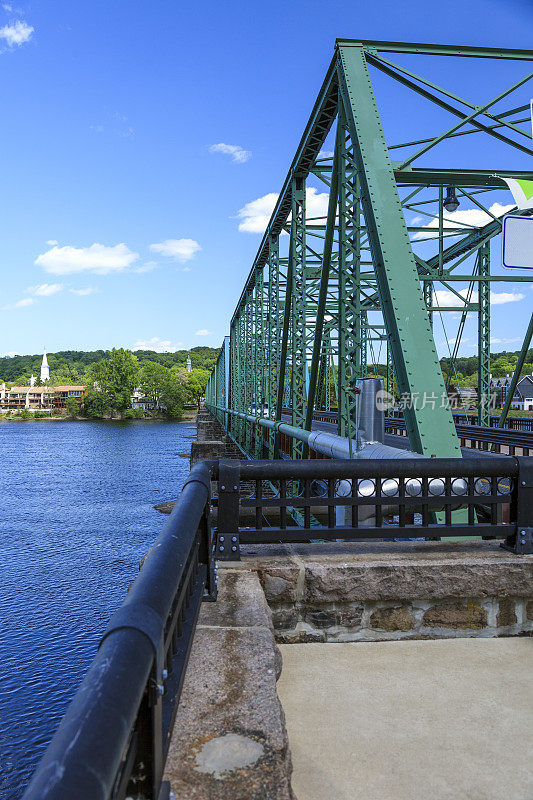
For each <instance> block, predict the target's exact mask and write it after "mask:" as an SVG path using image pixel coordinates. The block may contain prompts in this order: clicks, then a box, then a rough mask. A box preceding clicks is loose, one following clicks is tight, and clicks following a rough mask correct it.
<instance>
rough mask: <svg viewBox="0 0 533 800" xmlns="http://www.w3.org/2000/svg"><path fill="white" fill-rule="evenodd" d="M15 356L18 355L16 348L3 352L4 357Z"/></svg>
mask: <svg viewBox="0 0 533 800" xmlns="http://www.w3.org/2000/svg"><path fill="white" fill-rule="evenodd" d="M13 356H18V353H17V351H16V350H8V351H7V353H2V356H1V357H2V358H13Z"/></svg>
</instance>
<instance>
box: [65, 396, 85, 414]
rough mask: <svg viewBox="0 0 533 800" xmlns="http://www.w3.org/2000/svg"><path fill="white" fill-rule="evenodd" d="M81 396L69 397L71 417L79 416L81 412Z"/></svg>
mask: <svg viewBox="0 0 533 800" xmlns="http://www.w3.org/2000/svg"><path fill="white" fill-rule="evenodd" d="M81 403H82V401H81V397H69V398H68V399H67V414H68V415H69V417H78V416H79V415H80V414H81Z"/></svg>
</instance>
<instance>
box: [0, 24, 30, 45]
mask: <svg viewBox="0 0 533 800" xmlns="http://www.w3.org/2000/svg"><path fill="white" fill-rule="evenodd" d="M33 31H34V28H32V27H31V25H28V24H27V23H26V22H20V20H18V21H17V22H13V23H11V25H4V27H3V28H0V39H4V41H5V42H6V43H7V44H8V45H9V47H14V46H15V45H16V46H17V47H20V45H21V44H25V42H29V40H30V39H31V35H32V33H33Z"/></svg>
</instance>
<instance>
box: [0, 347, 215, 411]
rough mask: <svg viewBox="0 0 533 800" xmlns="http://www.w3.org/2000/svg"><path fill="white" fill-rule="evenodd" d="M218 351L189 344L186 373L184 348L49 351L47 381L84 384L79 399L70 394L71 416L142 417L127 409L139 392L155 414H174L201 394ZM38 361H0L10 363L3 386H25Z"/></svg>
mask: <svg viewBox="0 0 533 800" xmlns="http://www.w3.org/2000/svg"><path fill="white" fill-rule="evenodd" d="M217 354H218V350H215V349H214V348H210V347H198V348H194V349H193V350H191V351H190V355H191V365H192V371H191V372H188V371H187V369H186V359H187V351H186V350H184V351H181V352H180V353H155V352H153V351H136V352H135V353H133V352H132V351H131V350H125V349H123V348H119V349H116V348H113V350H111V351H104V350H99V351H95V352H93V353H84V352H78V351H64V352H63V353H50V354H48V364H49V367H50V381H47V385H51V386H54V385H55V386H61V385H80V386H84V387H85V393H84V399H83V403H82V402H81V399H79V398H76V397H71V398H69V401H68V408H67V411H68V413H69V414H70V415H72V416H77V415H84V416H88V417H93V418H100V417H105V416H109V415H113V414H115V413H119V414H122V415H124V416H126V417H127V416H141V415H142V411H141V410H137V412H138V413H135V410H133V409H131V397H132V395H133V394H134V392H135V391H136V390H139V391H140V393H141V394H142V395H143V396H145V397H147V398H149V399H150V401H151V404H152V407H153V410H154V411H155V412H160V413H164V414H166V415H168V416H173V417H179V416H180V415H181V413H182V411H183V408H184V406H185V405H188V404H191V403H197V402H198V399H199V398H200V397H201V396H202V395H203V394H204V392H205V387H206V384H207V380H208V378H209V374H210V372H211V369H212V366H213V364H214V363H215V361H216V356H217ZM149 356H150V357H149ZM17 359H18V363H15V365H14V368H12V365H11V362H15V361H16V360H17ZM41 360H42V356H14V357H13V358H10V359H0V369H2V368H3V367H4V363H5V362H7V364H8V366H9V367H10V369H7V368H4V370H3V372H0V375H1V376H2V378H3V379H4V380H5V381H6V384H7V386H8V387H10V386H11V385H13V384H15V383H16V384H19V385H20V384H23V385H28V383H29V380H30V375H31V374H34V375H39V374H40V366H41ZM165 362H166V363H165ZM28 373H29V374H28ZM10 378H11V379H10ZM39 383H40V380H38V381H37V384H39Z"/></svg>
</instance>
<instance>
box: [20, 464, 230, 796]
mask: <svg viewBox="0 0 533 800" xmlns="http://www.w3.org/2000/svg"><path fill="white" fill-rule="evenodd" d="M209 510H210V474H209V467H208V466H207V465H206V464H197V465H195V466H194V467H193V469H192V471H191V473H190V475H189V477H188V479H187V481H186V482H185V485H184V487H183V491H182V493H181V496H180V498H179V500H178V502H177V503H176V505H175V507H174V509H173V511H172V514H171V516H170V518H169V520H168V522H167V523H166V525H165V527H164V528H163V531H162V532H161V534H160V536H159V537H158V539H157V541H156V542H155V544H154V546H153V548H152V549H151V551H150V553H149V555H148V557H147V559H146V561H145V563H144V565H143V567H142V570H141V571H140V573H139V576H138V577H137V579H136V581H135V583H134V584H133V586H132V587H131V589H130V591H129V592H128V595H127V597H126V600H125V601H124V603H123V605H122V606H121V608H120V609H119V610H118V611H117V612H116V613H115V615H114V616H113V617H112V619H111V621H110V623H109V626H108V627H107V629H106V631H105V632H104V635H103V637H102V639H101V642H100V646H99V650H98V653H97V655H96V657H95V659H94V661H93V663H92V665H91V667H90V668H89V671H88V672H87V674H86V676H85V679H84V680H83V683H82V684H81V686H80V688H79V690H78V692H77V693H76V695H75V697H74V699H73V700H72V702H71V704H70V706H69V708H68V709H67V712H66V714H65V716H64V717H63V720H62V722H61V724H60V726H59V728H58V730H57V732H56V734H55V736H54V738H53V740H52V742H51V744H50V745H49V747H48V749H47V751H46V753H45V755H44V757H43V759H42V760H41V762H40V764H39V765H38V767H37V770H36V772H35V774H34V776H33V779H32V781H31V783H30V785H29V786H28V788H27V790H26V793H25V795H24V800H111V799H112V800H122V798H126V797H136V798H137V797H142V798H146V799H147V800H148V799H149V800H158V799H160V798H163V797H164V796H165V792H166V796H167V797H168V786H165V785H164V784H163V783H162V777H163V768H164V763H165V759H166V754H167V750H168V745H169V742H170V735H171V732H172V726H173V722H174V717H175V714H176V711H177V707H178V702H179V697H180V694H181V689H182V685H183V679H184V675H185V670H186V666H187V661H188V658H189V651H190V647H191V643H192V639H193V634H194V630H195V627H196V620H197V617H198V612H199V609H200V603H201V601H202V599H209V600H214V599H215V598H216V581H215V572H214V569H215V568H214V561H213V548H212V543H211V530H210V523H209Z"/></svg>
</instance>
